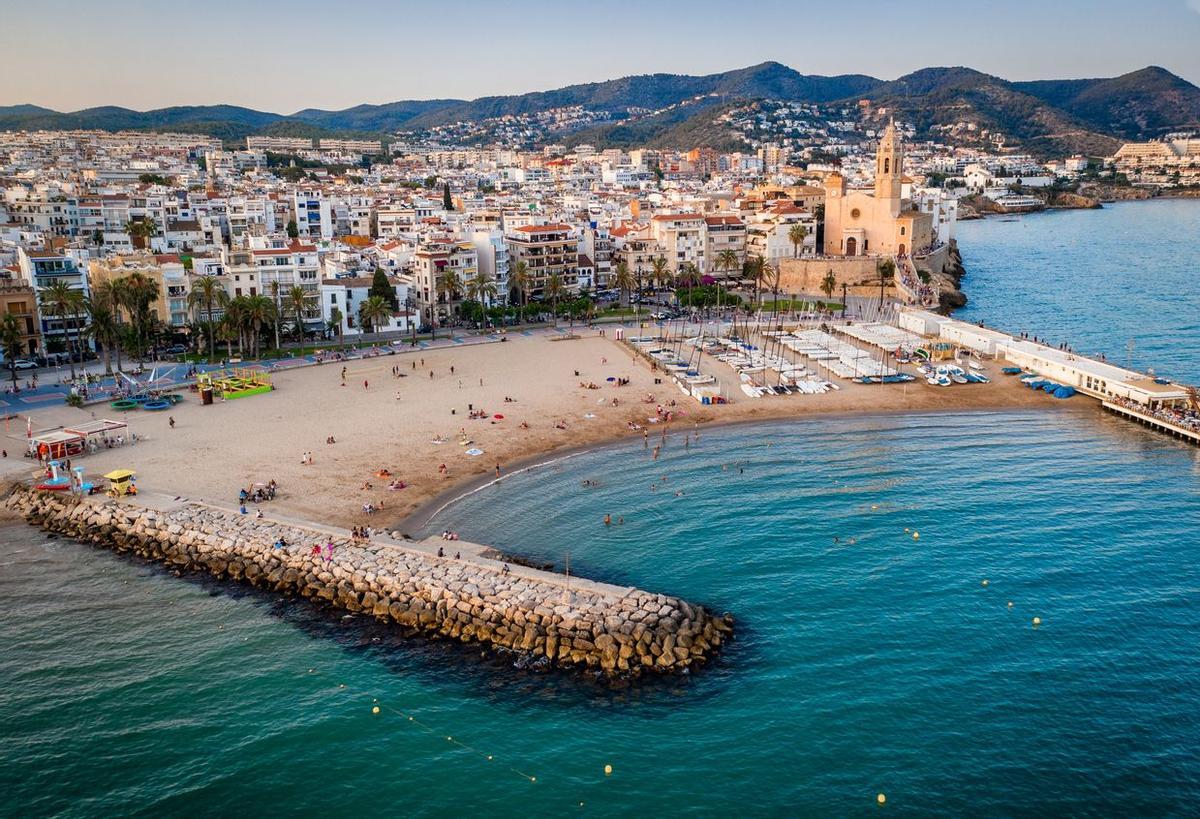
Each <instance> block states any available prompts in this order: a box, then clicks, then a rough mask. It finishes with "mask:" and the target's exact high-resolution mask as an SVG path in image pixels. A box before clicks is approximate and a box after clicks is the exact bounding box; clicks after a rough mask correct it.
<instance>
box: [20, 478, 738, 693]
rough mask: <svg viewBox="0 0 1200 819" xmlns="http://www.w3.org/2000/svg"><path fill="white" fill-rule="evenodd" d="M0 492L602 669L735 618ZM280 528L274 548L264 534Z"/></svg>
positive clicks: (252, 576) (188, 509)
mask: <svg viewBox="0 0 1200 819" xmlns="http://www.w3.org/2000/svg"><path fill="white" fill-rule="evenodd" d="M4 505H5V506H6V507H7V509H8V510H9V511H10V512H13V513H15V514H17V515H18V516H20V517H22V518H24V519H25V520H26V521H27V522H28V523H30V524H32V525H37V526H41V527H42V528H44V529H46V530H48V531H52V532H56V533H58V534H63V535H67V536H70V537H73V538H76V539H78V540H80V541H83V542H87V543H93V544H96V545H98V546H102V547H104V548H109V549H112V550H114V551H117V552H126V553H134V554H137V555H140V556H141V557H144V558H146V559H149V560H153V561H156V562H158V563H162V564H164V565H166V566H170V567H173V568H176V569H179V570H184V571H204V572H208V573H211V574H213V575H215V576H217V577H221V578H228V579H231V580H236V581H240V582H244V583H249V584H251V585H254V586H259V587H262V588H265V589H269V590H271V591H274V592H278V593H282V594H297V595H301V596H304V597H307V598H310V599H312V600H314V601H318V602H324V603H326V604H328V605H332V606H335V607H338V608H341V609H344V610H346V611H350V612H358V613H364V614H368V615H371V616H374V617H377V618H379V619H381V620H385V621H390V622H392V623H395V624H397V625H398V627H401V628H403V629H405V630H407V631H408V632H410V633H413V634H422V635H426V636H429V637H435V638H444V639H450V640H457V641H461V642H464V643H477V644H483V645H485V646H488V647H491V648H495V649H502V650H511V651H514V652H519V653H524V654H526V655H528V656H530V657H532V658H534V659H535V660H538V661H539V662H541V663H544V664H546V665H550V666H555V667H560V668H566V669H578V670H591V671H593V672H599V673H602V674H604V675H605V676H609V677H613V678H616V677H623V676H627V677H633V676H638V675H640V674H647V673H679V672H686V671H687V670H690V669H692V668H694V667H696V666H698V665H700V664H702V663H704V662H705V661H707V660H708V659H710V658H711V657H712V656H713V655H714V654H715V653H716V652H717V651H718V650H719V648H720V646H721V645H722V643H723V642H724V641H725V640H727V639H728V638H729V637H730V635H731V634H732V631H733V627H732V618H731V617H730V616H729V615H721V616H714V615H712V614H710V613H709V612H707V611H705V609H704V608H703V607H701V606H696V605H691V604H689V603H687V602H686V601H684V600H680V599H678V598H675V597H668V596H666V595H661V594H651V593H650V592H645V591H641V590H639V589H632V588H622V587H617V586H608V585H604V584H597V583H591V582H589V581H586V580H573V581H572V582H571V585H570V587H569V589H568V587H567V585H566V583H565V582H564V578H562V577H561V576H558V575H552V574H548V573H545V572H541V571H537V570H534V569H529V568H524V567H515V568H512V569H507V570H506V567H505V566H504V564H501V563H499V562H496V561H491V560H487V559H484V558H475V559H472V560H454V559H450V558H448V557H447V558H443V557H438V556H436V555H433V554H427V553H425V552H422V551H418V550H416V549H413V548H405V546H404V544H403V543H395V542H381V541H366V542H364V541H353V540H351V539H349V538H348V537H346V536H344V535H343V536H331V535H330V534H329V533H328V532H324V531H319V530H317V529H315V528H309V527H306V526H302V525H291V524H284V523H279V522H275V521H269V520H256V519H254V518H252V517H250V516H246V515H239V514H236V513H231V512H226V511H224V510H220V509H216V508H213V507H210V506H206V505H203V504H198V503H182V504H175V505H172V506H170V507H169V508H166V509H151V508H146V507H143V506H134V505H130V504H126V503H118V502H117V501H113V500H110V499H107V498H105V499H100V498H79V497H76V496H71V495H63V494H58V493H48V492H38V491H35V490H32V489H29V488H27V487H25V486H23V485H14V486H12V487H10V488H9V489H8V491H7V493H6V498H5V501H4ZM281 538H282V539H283V541H285V542H286V544H287V546H286V547H284V548H278V547H276V546H275V544H276V543H277V542H278V541H279V540H280V539H281ZM329 543H332V544H333V552H332V559H328V558H327V555H328V550H327V549H326V548H325V547H326V545H327V544H329ZM314 547H318V548H320V549H321V554H314V553H313V550H314Z"/></svg>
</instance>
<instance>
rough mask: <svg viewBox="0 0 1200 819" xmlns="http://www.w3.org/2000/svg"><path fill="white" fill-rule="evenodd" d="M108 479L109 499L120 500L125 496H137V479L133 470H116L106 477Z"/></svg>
mask: <svg viewBox="0 0 1200 819" xmlns="http://www.w3.org/2000/svg"><path fill="white" fill-rule="evenodd" d="M104 477H105V478H108V495H109V497H113V498H119V497H122V496H124V495H136V494H137V485H136V484H134V480H135V479H136V478H137V476H136V475H134V473H133V470H132V469H114V470H113V471H112V472H109V473H108V474H106V475H105V476H104Z"/></svg>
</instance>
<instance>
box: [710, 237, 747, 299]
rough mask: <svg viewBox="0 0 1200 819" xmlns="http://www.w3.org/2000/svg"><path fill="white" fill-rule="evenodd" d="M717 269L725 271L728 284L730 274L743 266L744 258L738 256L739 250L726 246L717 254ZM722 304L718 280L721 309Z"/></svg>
mask: <svg viewBox="0 0 1200 819" xmlns="http://www.w3.org/2000/svg"><path fill="white" fill-rule="evenodd" d="M716 262H717V269H718V270H720V271H723V272H724V273H725V281H726V285H728V282H729V274H730V273H732V272H733V271H734V270H737V269H738V267H740V266H741V264H742V260H741V259H739V258H738V254H737V251H736V250H734V249H733V248H726V249H725V250H722V251H721V252H720V253H718V254H717V259H716ZM720 304H721V283H720V282H717V309H720Z"/></svg>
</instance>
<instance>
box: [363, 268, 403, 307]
mask: <svg viewBox="0 0 1200 819" xmlns="http://www.w3.org/2000/svg"><path fill="white" fill-rule="evenodd" d="M371 296H379V298H381V299H383V300H384V301H386V302H387V303H388V304H389V305H391V307H392V309H393V310H399V309H400V300H399V299H398V298H396V288H395V287H394V286H393V285H392V283H391V282H390V281H388V277H387V273H385V272H384V270H383V268H382V267H377V268H375V275H374V276H372V277H371V289H370V290H368V291H367V297H368V298H370V297H371Z"/></svg>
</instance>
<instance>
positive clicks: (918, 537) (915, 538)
mask: <svg viewBox="0 0 1200 819" xmlns="http://www.w3.org/2000/svg"><path fill="white" fill-rule="evenodd" d="M920 539H921V533H920V532H913V540H920Z"/></svg>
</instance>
